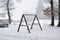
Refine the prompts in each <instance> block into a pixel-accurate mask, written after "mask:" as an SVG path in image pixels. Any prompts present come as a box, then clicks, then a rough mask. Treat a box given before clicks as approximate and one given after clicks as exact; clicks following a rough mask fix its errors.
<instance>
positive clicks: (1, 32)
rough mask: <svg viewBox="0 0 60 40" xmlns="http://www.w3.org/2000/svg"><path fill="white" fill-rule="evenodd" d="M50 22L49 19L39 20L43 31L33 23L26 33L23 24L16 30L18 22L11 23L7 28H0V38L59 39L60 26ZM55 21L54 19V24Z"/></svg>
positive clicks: (27, 39) (7, 39) (12, 39)
mask: <svg viewBox="0 0 60 40" xmlns="http://www.w3.org/2000/svg"><path fill="white" fill-rule="evenodd" d="M50 22H51V21H50V20H40V24H41V26H42V29H43V31H41V30H40V28H39V26H38V25H34V26H33V29H32V30H31V33H28V31H27V28H26V27H25V26H21V29H20V31H19V32H17V29H18V24H17V25H13V24H11V25H9V27H8V28H0V40H60V28H59V27H56V25H55V26H49V24H50ZM57 23H58V21H57V20H55V24H57ZM29 27H30V26H29Z"/></svg>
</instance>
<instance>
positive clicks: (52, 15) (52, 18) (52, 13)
mask: <svg viewBox="0 0 60 40" xmlns="http://www.w3.org/2000/svg"><path fill="white" fill-rule="evenodd" d="M50 4H51V26H54V11H53V0H51V1H50Z"/></svg>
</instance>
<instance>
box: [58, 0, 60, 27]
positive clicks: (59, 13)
mask: <svg viewBox="0 0 60 40" xmlns="http://www.w3.org/2000/svg"><path fill="white" fill-rule="evenodd" d="M58 7H59V12H58V17H59V22H58V27H60V0H59V6H58Z"/></svg>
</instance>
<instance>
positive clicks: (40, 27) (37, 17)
mask: <svg viewBox="0 0 60 40" xmlns="http://www.w3.org/2000/svg"><path fill="white" fill-rule="evenodd" d="M35 19H37V21H38V23H37V24H39V26H40V29H41V30H42V27H41V25H40V22H39V19H38V17H37V15H35V17H34V19H33V22H32V25H31V28H30V29H32V27H33V24H35V23H34V21H35Z"/></svg>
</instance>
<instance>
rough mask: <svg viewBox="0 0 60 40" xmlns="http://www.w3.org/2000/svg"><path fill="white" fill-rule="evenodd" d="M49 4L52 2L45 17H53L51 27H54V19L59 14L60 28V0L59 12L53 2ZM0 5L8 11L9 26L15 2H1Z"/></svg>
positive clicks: (1, 0)
mask: <svg viewBox="0 0 60 40" xmlns="http://www.w3.org/2000/svg"><path fill="white" fill-rule="evenodd" d="M18 1H20V0H18ZM49 2H50V5H51V7H48V8H46V9H44V15H48V16H50V17H51V26H54V17H55V16H56V14H58V17H59V22H58V26H60V12H59V11H60V0H59V1H58V5H57V7H58V10H57V8H54V1H53V0H50V1H49ZM0 4H1V5H0V8H2V9H3V10H5V11H7V13H8V17H9V24H11V10H12V9H14V7H13V5H14V3H13V1H12V0H0Z"/></svg>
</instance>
